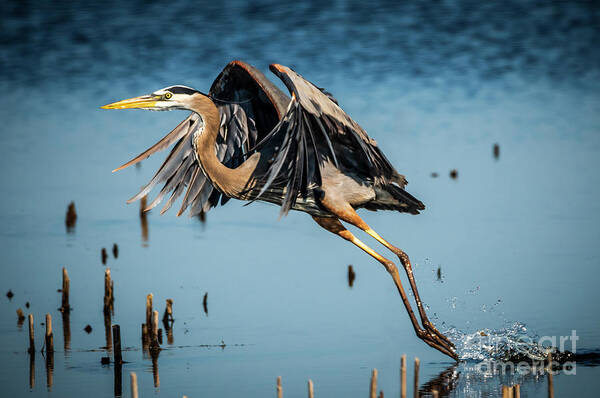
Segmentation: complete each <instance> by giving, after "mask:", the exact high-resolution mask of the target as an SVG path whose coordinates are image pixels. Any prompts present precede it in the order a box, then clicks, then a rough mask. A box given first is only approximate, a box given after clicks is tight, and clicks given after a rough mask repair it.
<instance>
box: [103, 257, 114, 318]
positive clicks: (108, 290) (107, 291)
mask: <svg viewBox="0 0 600 398" xmlns="http://www.w3.org/2000/svg"><path fill="white" fill-rule="evenodd" d="M113 286H114V285H113V284H112V280H111V277H110V268H106V270H105V271H104V314H105V315H110V314H111V312H112V310H113V299H112V288H113Z"/></svg>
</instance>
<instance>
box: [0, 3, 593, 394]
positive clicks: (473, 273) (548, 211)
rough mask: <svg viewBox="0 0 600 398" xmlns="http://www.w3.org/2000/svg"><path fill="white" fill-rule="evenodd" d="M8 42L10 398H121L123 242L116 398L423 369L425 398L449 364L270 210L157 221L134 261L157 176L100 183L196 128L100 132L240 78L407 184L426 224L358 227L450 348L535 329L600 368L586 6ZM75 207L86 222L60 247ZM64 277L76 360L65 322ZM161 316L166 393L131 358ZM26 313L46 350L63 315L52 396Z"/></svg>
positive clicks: (388, 219) (492, 379)
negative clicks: (229, 71)
mask: <svg viewBox="0 0 600 398" xmlns="http://www.w3.org/2000/svg"><path fill="white" fill-rule="evenodd" d="M0 32H1V35H0V93H1V95H0V120H1V121H2V126H1V127H0V168H1V170H2V171H3V172H2V174H1V175H0V186H1V187H2V195H1V196H0V224H1V225H2V228H1V229H0V253H2V258H3V259H2V269H1V270H2V277H1V278H0V291H2V292H6V291H8V290H9V289H11V290H12V291H13V292H14V294H15V296H14V297H13V298H12V300H8V298H6V297H4V296H2V298H1V299H0V362H1V363H2V365H1V368H0V369H1V370H0V385H2V390H1V391H0V396H2V397H4V396H6V397H13V396H30V395H31V396H46V395H51V396H57V397H58V396H60V397H64V396H73V397H75V396H77V397H79V396H82V395H86V396H89V397H96V396H97V397H105V396H109V395H112V394H113V371H112V368H111V367H106V366H102V365H100V357H101V356H103V355H106V354H105V353H104V352H103V350H102V349H100V347H103V346H105V345H106V343H105V335H104V325H103V318H102V295H103V274H104V267H103V266H102V264H101V262H100V249H101V248H102V247H106V248H108V249H109V251H110V246H112V244H113V243H114V242H116V243H118V244H119V248H120V254H119V257H118V259H114V258H112V257H111V258H109V260H108V264H107V265H108V266H109V267H110V268H111V271H112V274H113V279H114V281H115V296H116V302H115V315H114V318H113V320H112V321H113V323H118V324H120V325H121V333H122V338H123V344H124V346H126V347H130V350H129V351H127V352H125V353H124V357H125V360H127V361H129V363H128V364H126V365H125V366H124V380H125V384H126V383H127V375H128V373H129V371H135V372H137V374H138V377H139V384H140V390H141V391H140V392H141V395H142V396H150V395H155V396H181V395H183V394H186V395H188V396H191V397H193V396H200V395H203V396H217V395H219V396H231V397H233V396H247V397H259V396H261V397H263V396H269V395H272V394H274V387H275V378H276V376H278V375H281V376H283V381H284V390H285V393H286V396H290V395H291V396H303V395H304V394H305V391H306V384H305V383H306V380H307V379H309V378H310V379H312V380H313V381H314V382H315V390H316V394H317V396H339V397H361V396H366V395H367V393H368V381H369V374H370V371H371V369H372V368H378V369H379V374H380V388H381V389H383V390H384V391H385V393H386V396H390V394H391V395H396V394H397V393H398V391H399V386H398V371H399V361H400V359H399V358H400V355H401V354H403V353H405V354H407V356H408V358H409V360H410V361H409V362H410V363H412V358H413V357H414V356H418V357H420V358H421V361H422V364H421V369H422V370H421V379H422V382H423V383H426V382H427V381H428V380H431V379H435V378H436V377H437V376H438V375H439V374H440V372H442V371H444V370H445V369H447V368H449V367H450V366H451V365H452V363H451V361H449V360H448V359H447V358H445V357H443V356H442V355H441V354H439V353H437V352H435V351H433V350H432V349H430V348H428V347H427V346H426V345H425V344H423V343H422V342H421V341H419V340H418V339H417V338H416V337H415V336H414V334H413V331H412V330H411V327H410V326H409V321H408V317H407V316H406V314H405V312H404V310H403V307H402V304H401V301H400V299H399V297H397V292H396V291H395V288H394V286H393V284H392V282H391V280H390V278H389V276H388V275H387V274H386V273H385V272H384V271H383V269H382V267H381V266H379V265H378V264H377V263H376V262H374V261H373V260H371V259H370V258H369V257H367V256H366V255H364V254H363V253H361V252H360V251H358V250H357V249H356V248H354V247H352V246H351V245H349V244H347V243H345V242H343V241H342V240H340V239H338V238H336V237H334V236H333V235H330V234H328V233H327V232H325V231H323V230H320V228H318V227H317V226H316V225H315V224H314V223H313V221H312V220H311V219H310V218H309V217H307V216H306V215H304V214H300V213H292V214H290V215H289V216H288V217H287V218H285V219H282V220H281V221H278V220H277V215H278V210H277V208H275V207H272V206H269V205H264V204H254V205H252V206H250V207H242V205H241V203H239V202H231V203H229V204H228V205H227V206H226V207H223V208H218V209H216V210H213V211H211V212H210V213H209V214H208V221H207V223H206V225H205V226H202V224H201V223H200V222H199V221H198V220H196V219H189V218H187V217H180V218H177V217H175V215H174V213H173V212H169V213H167V214H166V215H164V216H159V215H158V214H157V212H152V213H151V214H150V215H149V216H148V224H149V239H148V241H147V242H143V241H142V238H141V230H140V220H139V217H138V206H137V205H129V206H128V205H126V204H125V200H126V199H127V198H129V197H130V196H131V195H132V194H133V193H135V192H137V188H139V186H141V185H142V184H144V183H145V182H147V180H148V179H149V178H150V177H151V175H152V174H153V172H154V171H155V170H156V168H157V167H158V166H159V164H160V162H161V161H162V159H163V157H164V156H165V155H158V156H154V157H152V158H150V159H149V160H147V161H145V162H144V163H143V165H142V167H141V168H140V169H136V168H131V169H128V170H125V171H123V172H120V173H117V174H111V173H110V171H111V170H112V169H113V168H115V167H116V166H118V165H120V164H121V163H123V162H124V161H125V160H128V159H129V158H130V157H131V156H132V155H135V154H137V153H139V152H141V151H142V150H143V149H145V148H146V147H148V146H149V145H151V144H152V143H154V142H155V141H156V140H157V139H158V138H160V137H161V136H162V135H163V134H164V133H166V132H167V131H169V130H170V128H172V127H173V126H174V125H175V124H176V123H177V122H178V121H180V120H182V119H183V118H184V117H185V114H184V113H182V112H171V113H149V112H107V111H102V110H99V109H98V107H99V106H100V105H103V104H106V103H108V102H112V101H114V100H118V99H122V98H126V97H131V96H134V95H140V94H144V93H149V92H152V91H154V90H156V89H158V88H161V87H164V86H167V85H171V84H186V85H190V86H192V87H195V88H198V89H200V90H203V91H206V90H207V89H208V88H209V87H210V84H211V83H212V80H213V79H214V78H215V77H216V76H217V74H218V73H219V71H220V70H221V69H222V68H223V67H224V66H225V65H226V63H227V62H229V61H231V60H233V59H242V60H245V61H246V62H249V63H251V64H254V65H256V66H257V67H259V68H260V69H262V70H263V71H267V66H268V64H269V63H271V62H278V63H281V64H284V65H289V66H291V67H293V68H294V69H296V70H297V71H298V72H299V73H301V74H303V75H304V76H305V77H306V78H308V79H310V80H312V81H313V82H315V83H316V84H318V85H320V86H324V87H326V88H327V89H328V90H329V91H331V92H332V93H334V95H335V96H336V97H337V98H338V100H339V101H340V104H341V105H342V107H343V108H344V109H345V110H346V111H347V112H348V113H349V114H350V115H351V116H352V117H353V118H354V119H355V120H357V121H358V122H359V123H360V124H361V125H362V126H363V127H364V128H365V129H366V130H367V131H368V132H369V134H370V135H371V136H373V137H374V138H376V139H377V141H378V142H379V144H380V146H381V148H382V149H383V150H384V152H385V153H386V154H387V156H388V157H389V158H390V160H391V161H392V163H394V164H395V165H396V167H397V169H398V170H399V171H400V172H402V173H403V174H405V175H407V177H408V180H409V181H410V184H409V186H408V189H409V191H410V192H411V193H413V194H414V195H416V196H417V197H419V198H420V199H422V200H423V201H424V202H425V204H426V205H427V210H426V211H425V212H424V213H423V214H422V215H419V216H416V217H415V216H409V215H401V214H395V213H383V212H380V213H370V212H365V213H362V215H363V216H364V217H365V218H366V220H367V221H368V222H369V223H370V224H371V225H372V226H373V227H374V229H376V230H377V231H378V232H379V233H380V234H381V235H383V236H384V237H387V239H389V240H391V241H392V242H394V243H395V244H397V245H398V246H400V247H402V248H404V249H405V250H406V251H407V252H408V253H409V255H410V256H411V258H412V260H413V263H416V265H417V268H416V271H415V274H416V278H417V281H418V282H419V286H420V291H421V296H422V297H423V298H424V300H425V301H426V303H427V304H428V307H429V312H430V313H431V314H432V318H434V320H435V322H436V324H437V325H438V326H439V327H440V328H441V329H442V330H448V329H450V328H453V327H454V328H456V329H458V330H459V331H461V332H462V333H472V332H475V331H477V330H480V329H490V330H502V329H506V328H509V329H510V328H514V327H515V325H522V324H523V325H525V328H526V331H525V332H524V333H527V334H529V335H532V336H533V335H540V336H542V335H548V336H561V335H569V334H570V333H571V330H576V331H577V334H578V336H579V337H580V339H579V341H578V342H577V349H578V350H583V349H590V350H595V349H597V348H598V347H600V332H599V326H600V317H599V314H598V308H597V303H598V301H599V300H600V291H599V289H598V287H597V285H598V280H599V277H600V272H599V271H598V270H599V265H600V261H599V255H598V250H597V247H598V242H599V241H600V239H599V238H600V227H599V226H598V225H599V223H600V201H598V197H599V195H600V184H599V183H600V178H599V176H598V170H599V169H600V158H599V153H600V135H599V134H600V101H599V100H600V91H599V89H600V84H599V81H600V80H599V77H600V47H599V43H600V7H599V5H598V3H597V2H535V1H518V2H517V1H515V2H512V1H503V2H479V1H472V2H470V1H467V2H459V3H457V2H452V1H445V2H432V1H421V2H407V3H403V4H396V3H395V2H390V3H379V4H368V3H363V2H353V3H345V2H332V3H327V2H314V3H306V4H296V3H295V2H277V3H273V4H270V3H263V2H251V3H245V2H240V1H227V2H224V3H223V4H219V3H218V2H185V1H170V2H150V3H147V2H141V1H128V2H116V1H114V2H111V1H106V2H102V3H92V2H87V3H79V4H78V3H75V2H64V3H63V2H26V1H23V2H3V3H1V4H0ZM273 79H274V80H276V77H274V76H273ZM494 143H499V144H500V158H499V159H497V160H496V159H494V158H493V156H492V145H493V144H494ZM451 169H457V170H458V173H459V174H458V179H456V180H452V179H450V178H449V177H448V173H449V171H450V170H451ZM432 172H437V173H439V177H438V178H432V177H431V176H430V174H431V173H432ZM71 200H74V201H75V203H76V206H77V211H78V214H79V218H78V221H77V226H76V229H75V232H74V233H73V234H67V233H66V232H65V225H64V215H65V211H66V206H67V204H68V203H69V202H70V201H71ZM365 241H367V239H366V238H365ZM368 243H370V244H372V246H373V247H375V248H377V249H378V250H380V251H381V252H382V253H385V252H384V251H383V249H381V248H380V247H378V246H377V245H376V244H375V243H374V242H371V241H370V240H369V241H368ZM385 254H386V255H390V254H389V253H385ZM348 264H353V266H354V269H355V271H356V273H357V278H356V281H355V283H354V286H353V287H352V288H349V287H348V285H347V282H346V269H347V265H348ZM63 266H66V267H67V268H68V270H69V274H70V277H71V280H72V282H71V286H72V287H71V303H72V306H73V311H72V313H71V317H70V327H71V334H72V336H71V342H70V349H68V350H65V349H64V347H63V336H62V327H61V322H60V319H61V317H60V313H59V312H58V311H57V310H56V309H57V308H58V307H59V305H60V296H59V293H57V292H56V289H58V288H60V276H61V274H60V270H61V267H63ZM438 267H441V271H442V278H441V280H438V278H437V275H436V273H437V272H436V271H437V269H438ZM149 292H152V293H154V297H155V303H157V304H156V306H157V307H158V308H159V310H161V312H162V309H163V306H164V300H165V299H166V298H172V299H173V300H174V313H175V318H176V321H175V325H174V344H172V345H169V344H166V343H165V344H164V346H165V348H167V349H165V350H163V351H162V352H161V354H160V356H159V359H158V369H159V374H160V386H159V387H154V385H153V374H152V363H151V361H150V360H149V359H148V358H147V357H145V356H144V355H143V353H142V351H141V350H140V348H141V347H140V345H141V344H140V338H139V332H140V324H141V323H142V322H143V321H144V303H145V295H146V294H147V293H149ZM205 292H208V315H206V314H205V313H204V311H203V309H202V297H203V295H204V294H205ZM26 301H29V302H30V303H31V308H30V309H25V307H24V304H25V302H26ZM18 307H22V308H23V309H25V310H26V313H29V312H31V313H33V314H34V316H35V319H36V327H37V333H36V339H37V344H38V346H40V347H41V339H42V334H43V326H41V325H40V322H41V321H42V319H43V316H44V314H45V313H47V312H49V313H51V314H52V315H53V318H54V325H55V326H54V328H55V345H56V349H57V352H56V354H55V358H54V362H55V363H54V373H53V385H52V387H51V389H49V388H48V387H47V385H46V370H45V369H44V360H43V358H42V357H41V356H40V355H39V354H38V355H37V357H36V362H35V377H36V382H35V386H34V387H33V388H32V389H30V388H29V359H28V356H27V354H26V348H27V330H26V325H25V326H24V327H23V328H18V327H17V325H16V314H15V310H16V309H17V308H18ZM433 314H435V315H433ZM87 324H90V325H91V326H92V328H93V331H92V333H91V334H89V335H88V334H86V333H85V332H84V331H83V328H84V327H85V326H86V325H87ZM222 342H224V343H225V345H226V346H225V347H224V348H221V347H218V345H220V344H221V343H222ZM40 347H38V348H40ZM567 348H569V347H567ZM470 365H472V363H471V364H469V363H466V364H462V365H460V366H459V367H458V368H456V369H454V370H453V372H455V373H459V375H458V379H457V380H456V381H455V383H456V388H455V389H454V390H453V391H452V392H450V393H449V395H450V396H499V394H500V393H499V392H500V389H499V386H500V385H501V384H508V383H511V382H520V383H522V394H523V395H522V396H528V397H538V396H539V397H543V396H545V395H546V388H547V386H546V378H545V377H544V376H540V377H533V376H525V375H518V374H514V375H508V376H498V375H490V374H484V373H480V372H477V371H475V370H473V369H472V366H470ZM598 372H599V371H598V368H594V367H585V366H578V367H577V375H576V376H570V375H564V374H560V375H558V376H555V379H554V384H555V388H556V395H557V396H578V395H582V394H584V391H588V390H592V391H593V390H594V389H596V390H597V389H598V387H599V383H598V379H599V375H600V374H599V373H598ZM411 377H412V376H411V373H410V372H409V380H411ZM48 390H51V393H50V394H48V393H47V391H48ZM125 391H126V394H125V395H126V396H129V395H128V394H129V392H128V389H127V388H125Z"/></svg>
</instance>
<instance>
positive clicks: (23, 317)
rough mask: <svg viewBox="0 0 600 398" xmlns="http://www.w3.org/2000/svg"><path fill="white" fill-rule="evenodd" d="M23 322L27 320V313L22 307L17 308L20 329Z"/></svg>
mask: <svg viewBox="0 0 600 398" xmlns="http://www.w3.org/2000/svg"><path fill="white" fill-rule="evenodd" d="M23 322H25V313H23V310H22V309H21V308H17V326H18V327H19V329H20V328H21V326H23Z"/></svg>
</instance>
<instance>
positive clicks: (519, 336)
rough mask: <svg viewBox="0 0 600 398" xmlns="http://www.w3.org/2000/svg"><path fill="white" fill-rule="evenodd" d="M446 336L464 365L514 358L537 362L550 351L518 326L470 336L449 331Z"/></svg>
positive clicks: (488, 330) (469, 334)
mask: <svg viewBox="0 0 600 398" xmlns="http://www.w3.org/2000/svg"><path fill="white" fill-rule="evenodd" d="M446 335H447V336H448V337H449V338H450V340H452V341H453V342H454V344H455V345H456V350H457V352H458V356H459V358H460V359H461V360H466V361H469V360H474V361H484V360H502V361H512V360H513V359H515V358H519V360H523V359H525V360H530V361H540V360H543V359H544V358H546V357H547V355H548V352H551V351H552V349H551V348H547V347H544V346H543V345H541V344H540V343H538V341H539V336H538V335H537V334H535V333H532V332H531V331H529V330H528V329H527V327H526V326H525V324H522V323H520V322H514V323H512V324H510V325H508V326H507V327H505V328H501V329H480V330H477V331H475V332H472V333H469V332H464V331H462V330H459V329H457V328H456V327H452V328H450V329H449V330H447V331H446Z"/></svg>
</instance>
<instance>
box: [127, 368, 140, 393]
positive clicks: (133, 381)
mask: <svg viewBox="0 0 600 398" xmlns="http://www.w3.org/2000/svg"><path fill="white" fill-rule="evenodd" d="M129 380H130V381H131V398H139V397H138V385H137V375H136V374H135V372H130V373H129Z"/></svg>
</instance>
